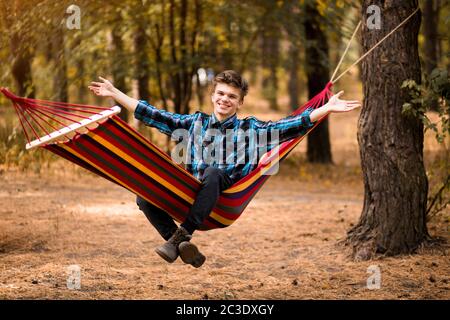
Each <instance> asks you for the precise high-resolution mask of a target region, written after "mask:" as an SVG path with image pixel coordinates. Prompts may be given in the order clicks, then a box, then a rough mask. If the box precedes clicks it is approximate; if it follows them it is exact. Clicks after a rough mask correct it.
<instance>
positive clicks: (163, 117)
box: [134, 100, 197, 136]
mask: <svg viewBox="0 0 450 320" xmlns="http://www.w3.org/2000/svg"><path fill="white" fill-rule="evenodd" d="M134 117H135V118H136V119H138V120H141V121H142V122H144V124H145V125H147V126H150V127H155V128H157V129H158V130H159V131H161V132H162V133H164V134H167V135H168V136H171V135H172V132H173V131H174V130H176V129H186V130H188V129H189V128H190V126H191V124H192V123H193V122H194V121H195V118H196V117H197V114H196V113H195V114H178V113H172V112H169V111H166V110H160V109H157V108H155V107H154V106H152V105H150V104H149V103H148V102H147V101H144V100H139V103H138V105H137V107H136V110H135V111H134Z"/></svg>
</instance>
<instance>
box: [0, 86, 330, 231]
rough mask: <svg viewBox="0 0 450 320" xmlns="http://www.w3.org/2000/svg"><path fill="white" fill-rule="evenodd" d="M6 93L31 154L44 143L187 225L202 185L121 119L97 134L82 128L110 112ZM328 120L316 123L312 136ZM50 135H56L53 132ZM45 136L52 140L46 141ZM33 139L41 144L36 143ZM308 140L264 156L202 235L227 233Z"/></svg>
mask: <svg viewBox="0 0 450 320" xmlns="http://www.w3.org/2000/svg"><path fill="white" fill-rule="evenodd" d="M331 86H332V83H331V82H330V83H328V84H327V85H326V87H325V88H324V89H323V90H322V92H320V93H319V94H318V95H316V96H315V97H314V98H313V99H311V100H310V101H308V102H307V103H305V104H304V105H303V106H301V107H300V108H298V109H297V110H296V111H295V112H294V113H293V115H297V114H300V113H302V112H303V111H304V110H305V109H306V108H318V107H320V106H322V105H323V104H325V103H326V101H327V100H328V99H329V97H330V96H331V90H330V88H331ZM1 92H2V93H3V94H4V95H5V96H6V97H8V98H9V99H10V100H11V101H12V103H13V105H14V107H15V109H16V112H17V114H18V116H19V120H20V123H21V126H22V128H23V130H24V133H25V137H26V139H27V140H28V144H27V148H29V147H30V146H32V145H33V144H39V143H42V145H41V146H42V147H44V148H45V149H47V150H49V151H51V152H53V153H55V154H57V155H59V156H61V157H63V158H65V159H67V160H69V161H71V162H73V163H75V164H77V165H79V166H81V167H83V168H85V169H87V170H90V171H92V172H93V173H95V174H98V175H99V176H102V177H104V178H106V179H108V180H110V181H112V182H114V183H116V184H118V185H120V186H122V187H124V188H126V189H128V190H130V191H131V192H133V193H135V194H136V195H139V196H140V197H142V198H144V199H145V200H147V201H149V202H150V203H152V204H154V205H156V206H158V207H159V208H161V209H163V210H165V211H166V212H167V213H169V214H170V215H171V216H172V217H173V218H174V219H175V220H176V221H178V222H183V221H184V219H185V218H186V216H187V214H188V212H189V208H190V206H191V205H192V204H193V202H194V199H195V196H196V193H197V191H198V190H199V188H200V185H201V182H200V181H199V180H198V179H196V178H195V177H194V176H193V175H192V174H190V173H189V172H188V171H186V170H185V169H184V168H183V167H181V166H180V165H178V164H176V163H174V162H173V161H172V160H171V158H170V157H169V156H168V155H167V154H166V153H165V152H163V151H162V150H160V149H159V148H158V147H157V146H156V145H154V144H153V143H151V142H150V141H148V140H147V139H146V138H145V137H144V136H142V135H141V134H140V133H138V132H137V131H136V130H134V129H133V128H132V127H130V126H129V125H128V124H127V123H126V122H124V121H122V120H121V119H120V118H119V117H118V116H116V115H112V116H110V117H108V118H107V119H106V120H101V121H98V122H97V124H96V127H95V128H89V127H83V126H81V125H82V124H83V121H87V120H92V119H93V117H95V116H96V115H98V114H99V113H101V112H104V111H105V110H111V109H110V108H102V107H98V106H89V105H80V104H69V103H62V102H53V101H46V100H38V99H29V98H22V97H18V96H15V95H14V94H12V93H11V92H10V91H8V90H7V89H5V88H2V89H1ZM115 108H117V107H115ZM324 118H325V117H323V118H322V119H320V120H319V121H317V122H316V123H315V125H314V127H312V128H311V129H310V130H309V131H308V133H309V132H310V131H311V130H313V129H314V128H315V127H316V126H317V125H318V124H319V123H320V122H321V121H322V120H323V119H324ZM91 122H93V121H91ZM94 122H95V121H94ZM73 124H79V125H80V126H79V128H78V129H77V130H76V133H75V134H73V133H70V132H69V131H70V130H68V128H70V126H73ZM61 126H62V127H61ZM58 127H59V129H58ZM51 130H53V132H52V133H50V132H49V131H51ZM82 130H84V132H82ZM66 132H67V133H66ZM44 133H45V134H46V135H47V136H44V137H42V135H43V134H44ZM308 133H307V134H308ZM55 134H58V135H60V136H61V137H60V139H59V141H49V142H48V143H45V140H46V138H49V137H51V136H52V135H55ZM31 136H34V137H35V138H36V140H35V141H33V142H31V141H30V137H31ZM305 136H306V135H304V136H302V137H300V138H296V139H293V140H290V141H286V142H284V143H282V144H281V145H280V146H279V147H278V148H274V149H272V150H271V151H269V152H268V153H266V154H265V155H263V157H262V158H261V160H260V161H259V163H258V166H257V168H255V169H254V170H253V171H252V172H251V173H250V174H248V175H247V176H245V177H244V178H242V179H241V180H239V181H238V182H236V183H235V184H234V185H233V186H231V187H230V188H229V189H227V190H225V191H224V192H223V193H222V195H221V196H220V197H219V200H218V203H217V205H216V207H215V208H214V209H213V211H212V212H211V214H210V215H209V217H207V218H206V219H205V221H204V223H203V225H202V226H201V228H200V230H210V229H215V228H223V227H227V226H229V225H231V224H232V223H233V222H234V221H236V220H237V219H238V218H239V217H240V216H241V214H242V212H243V211H244V209H245V208H246V207H247V205H248V204H249V202H250V200H251V199H252V198H253V197H254V196H255V195H256V193H257V192H258V190H259V189H260V188H261V187H262V186H263V184H264V182H266V180H267V179H268V178H269V177H270V173H271V170H274V169H275V168H276V166H277V165H278V163H279V161H281V160H282V159H284V158H285V157H286V156H287V155H288V154H289V152H291V151H292V149H294V147H295V146H296V145H297V144H298V143H299V142H300V141H301V140H302V139H303V138H304V137H305ZM61 138H64V139H61ZM61 140H62V141H61Z"/></svg>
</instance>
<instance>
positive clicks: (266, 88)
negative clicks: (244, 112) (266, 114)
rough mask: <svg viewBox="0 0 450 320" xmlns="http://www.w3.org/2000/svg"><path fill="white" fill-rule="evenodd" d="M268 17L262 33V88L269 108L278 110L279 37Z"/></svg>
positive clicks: (275, 27)
mask: <svg viewBox="0 0 450 320" xmlns="http://www.w3.org/2000/svg"><path fill="white" fill-rule="evenodd" d="M271 19H272V18H269V19H268V21H269V22H268V23H267V24H266V25H265V27H264V31H263V35H262V43H261V44H262V68H263V79H262V88H263V94H264V97H265V98H266V99H267V100H268V101H269V105H270V109H272V110H278V109H279V108H278V103H277V94H278V77H277V67H278V60H279V55H280V50H279V39H278V37H279V36H278V35H276V34H275V33H276V29H277V25H276V23H275V22H271Z"/></svg>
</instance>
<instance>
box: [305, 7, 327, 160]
mask: <svg viewBox="0 0 450 320" xmlns="http://www.w3.org/2000/svg"><path fill="white" fill-rule="evenodd" d="M305 15H306V18H305V22H304V26H305V34H306V43H307V46H306V55H305V64H306V68H305V69H306V76H307V79H308V95H309V98H310V99H311V98H312V97H314V96H315V95H316V94H318V93H319V92H320V91H322V90H323V88H325V86H326V84H327V83H328V81H329V80H330V70H329V57H328V51H329V49H328V41H327V37H326V34H325V32H324V30H322V27H321V17H320V14H319V12H318V10H317V7H316V5H315V4H307V5H306V10H305ZM307 139H308V145H307V152H306V153H307V159H308V161H309V162H313V163H332V162H333V160H332V156H331V145H330V134H329V131H328V118H327V119H325V120H324V121H322V122H321V123H320V124H319V125H318V126H317V127H316V128H315V129H314V130H313V131H312V132H311V133H310V134H308V137H307Z"/></svg>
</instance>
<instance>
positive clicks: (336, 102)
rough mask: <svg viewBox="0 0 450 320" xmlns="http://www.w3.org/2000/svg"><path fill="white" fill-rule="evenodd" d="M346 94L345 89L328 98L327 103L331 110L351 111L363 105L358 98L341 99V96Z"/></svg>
mask: <svg viewBox="0 0 450 320" xmlns="http://www.w3.org/2000/svg"><path fill="white" fill-rule="evenodd" d="M343 94H344V91H340V92H338V93H336V94H335V95H334V96H332V97H331V98H330V100H328V103H327V104H326V106H327V108H328V110H329V112H349V111H352V110H354V109H356V108H359V107H361V103H360V102H359V101H357V100H341V99H339V97H340V96H342V95H343Z"/></svg>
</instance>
